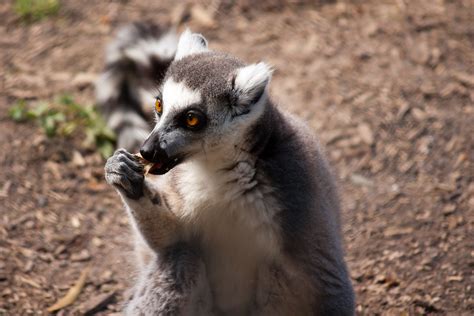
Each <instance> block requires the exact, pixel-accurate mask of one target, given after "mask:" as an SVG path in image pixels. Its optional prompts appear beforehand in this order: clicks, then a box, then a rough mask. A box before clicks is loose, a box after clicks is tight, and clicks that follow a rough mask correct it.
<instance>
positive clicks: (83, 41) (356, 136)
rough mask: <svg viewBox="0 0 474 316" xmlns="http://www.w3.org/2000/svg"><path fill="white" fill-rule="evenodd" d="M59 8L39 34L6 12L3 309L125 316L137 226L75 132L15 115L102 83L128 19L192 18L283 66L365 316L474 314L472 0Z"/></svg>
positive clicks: (217, 39) (1, 141)
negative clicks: (313, 145)
mask: <svg viewBox="0 0 474 316" xmlns="http://www.w3.org/2000/svg"><path fill="white" fill-rule="evenodd" d="M283 2H284V1H276V2H272V1H263V2H259V4H258V5H255V6H254V5H252V2H251V1H245V0H237V1H231V0H228V1H212V2H208V3H207V4H208V5H209V4H210V5H209V6H203V5H195V4H192V5H191V4H188V5H186V4H183V3H180V4H179V5H176V2H175V1H171V0H166V1H144V0H137V1H91V0H87V1H72V0H64V1H61V8H60V10H59V14H58V15H57V16H54V17H50V18H46V19H44V20H41V21H39V22H35V23H31V24H27V23H24V22H22V21H21V20H20V19H19V18H18V17H17V16H16V15H15V14H14V13H13V12H12V5H11V3H10V1H2V3H1V4H0V21H2V22H0V67H1V72H0V130H1V132H0V149H1V150H0V163H1V169H0V315H27V314H47V312H46V308H47V307H48V306H50V305H52V304H53V303H54V302H55V301H56V300H57V299H58V298H60V297H62V296H63V295H64V294H65V293H66V292H67V290H68V289H69V288H70V287H71V286H72V285H73V284H74V282H75V281H76V280H77V279H78V277H79V275H80V274H81V272H82V271H84V270H85V269H88V268H90V272H89V276H88V278H87V281H86V285H85V287H84V289H83V291H82V293H81V294H80V296H79V297H78V299H77V300H76V301H75V302H74V303H73V304H72V305H71V306H70V307H67V308H66V309H63V310H61V311H60V312H59V314H61V315H71V314H83V313H88V314H94V313H98V314H102V315H106V314H107V315H108V314H111V313H119V311H120V309H121V302H122V301H123V300H124V297H126V295H127V292H126V289H127V286H128V284H129V283H130V281H131V280H133V277H134V273H133V269H132V265H131V260H130V257H131V256H130V250H131V245H130V239H129V235H128V222H127V218H126V216H125V213H124V211H123V209H122V206H121V203H120V201H119V199H118V197H117V195H116V194H115V192H114V191H113V190H112V189H111V188H109V187H108V186H107V185H106V184H105V181H104V180H103V171H102V169H103V165H104V161H103V160H102V158H101V157H100V156H99V155H98V154H97V153H95V152H93V151H90V150H85V149H83V148H82V147H81V142H80V140H79V139H73V140H62V139H48V138H47V137H45V136H44V135H43V133H42V132H41V130H40V129H39V128H38V127H37V126H35V125H34V124H32V123H26V124H18V123H14V122H13V121H12V120H11V119H10V118H9V117H8V115H7V110H8V108H9V107H10V106H11V105H12V104H14V102H15V101H16V100H19V99H26V100H28V102H31V103H34V102H36V101H38V100H51V99H53V98H54V97H56V96H58V95H59V94H61V93H64V92H68V93H70V94H72V95H73V96H74V97H75V99H76V100H78V101H79V102H82V103H84V104H91V103H93V102H94V93H93V85H92V82H93V79H94V77H95V76H96V75H97V73H99V72H100V71H101V67H102V66H103V53H104V47H105V45H106V43H107V42H108V40H110V39H111V38H112V36H113V34H114V30H116V28H117V27H118V26H120V25H123V24H126V23H128V22H130V21H136V20H153V21H155V22H157V23H173V22H177V21H181V22H183V21H184V22H185V23H186V24H187V25H189V26H190V27H191V28H192V29H193V30H194V31H198V32H202V33H203V34H205V35H206V37H207V38H208V40H209V42H210V46H211V48H213V49H217V50H224V51H227V52H230V53H232V54H235V55H237V56H239V57H241V58H242V59H244V60H246V61H248V62H256V61H259V60H265V61H267V62H269V63H270V64H272V65H273V66H274V68H275V73H274V79H273V81H272V88H271V92H272V95H273V99H274V100H276V102H277V103H278V104H279V105H280V106H281V107H288V109H289V110H290V111H292V112H295V113H297V114H298V115H300V116H302V117H303V118H305V119H306V120H307V121H308V122H309V124H311V126H312V127H313V128H314V130H315V131H316V132H317V133H318V135H319V137H320V139H321V142H322V143H323V144H324V145H325V148H326V151H327V155H328V157H329V159H330V161H331V163H332V164H333V166H334V168H335V169H336V171H337V173H338V175H339V178H340V185H341V191H342V195H343V205H344V210H343V219H344V229H343V231H344V236H345V240H346V249H347V261H348V264H349V267H350V270H351V275H352V280H353V284H354V287H355V290H356V293H357V312H358V314H360V315H380V314H383V315H419V314H441V315H462V314H464V315H472V314H474V296H473V285H474V277H473V273H472V272H473V270H474V247H473V245H474V238H473V223H474V164H473V160H474V138H473V135H474V106H473V104H474V2H473V1H471V0H466V1H462V0H459V1H454V0H453V1H447V0H446V1H443V0H433V1H421V0H418V1H406V0H394V1H390V0H384V1H376V0H370V1H320V2H318V1H298V0H296V1H287V2H290V4H286V5H283V4H282V3H283Z"/></svg>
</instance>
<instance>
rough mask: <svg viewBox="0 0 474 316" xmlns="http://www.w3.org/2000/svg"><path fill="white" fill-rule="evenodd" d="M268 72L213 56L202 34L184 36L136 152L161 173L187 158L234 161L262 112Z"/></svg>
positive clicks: (154, 169) (153, 170) (265, 98)
mask: <svg viewBox="0 0 474 316" xmlns="http://www.w3.org/2000/svg"><path fill="white" fill-rule="evenodd" d="M271 72H272V71H271V69H270V68H269V67H268V66H267V65H266V64H264V63H257V64H251V65H245V64H244V63H242V62H241V61H240V60H238V59H236V58H234V57H231V56H228V55H226V54H223V53H217V52H212V51H210V50H208V47H207V41H206V39H205V38H204V37H203V36H202V35H200V34H192V33H191V32H189V31H185V32H184V33H183V34H182V35H181V37H180V39H179V43H178V49H177V51H176V56H175V59H174V61H173V62H172V64H171V65H170V67H169V68H168V71H167V74H166V76H165V79H164V80H163V84H162V86H161V88H160V92H159V95H158V96H157V98H156V103H155V112H156V117H157V124H156V126H155V128H154V129H153V131H152V132H151V133H150V135H149V136H148V138H147V140H146V141H145V143H144V144H143V146H142V148H141V150H140V153H141V154H142V156H143V157H144V158H145V159H147V160H149V161H151V162H154V163H155V165H154V167H153V168H152V170H151V171H150V172H151V173H154V174H164V173H166V172H168V171H169V170H170V169H172V168H173V167H175V166H176V165H178V164H179V163H181V162H182V161H184V160H185V159H193V158H194V159H209V160H210V161H214V160H216V159H229V160H231V159H233V157H229V156H230V155H232V154H233V152H235V151H233V150H232V149H233V148H235V147H239V146H241V145H243V144H242V142H244V141H245V136H246V134H247V133H248V132H249V130H250V129H251V128H252V126H254V125H255V122H257V121H258V119H259V118H260V117H261V116H262V115H263V113H264V112H265V107H266V105H267V103H268V102H267V101H266V100H267V85H268V83H269V81H270V78H271ZM247 141H248V140H247ZM229 151H230V152H229Z"/></svg>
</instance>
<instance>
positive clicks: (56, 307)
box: [48, 268, 89, 313]
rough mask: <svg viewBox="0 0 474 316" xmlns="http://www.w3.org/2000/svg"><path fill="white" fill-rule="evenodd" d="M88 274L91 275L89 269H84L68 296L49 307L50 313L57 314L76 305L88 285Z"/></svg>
mask: <svg viewBox="0 0 474 316" xmlns="http://www.w3.org/2000/svg"><path fill="white" fill-rule="evenodd" d="M88 273H89V268H86V269H84V270H83V271H82V273H81V276H80V277H79V279H78V280H77V282H76V284H74V286H73V287H71V288H70V289H69V291H68V292H67V293H66V295H64V296H63V297H62V298H60V299H59V300H58V301H57V302H56V303H54V304H53V306H51V307H49V308H48V312H50V313H52V312H55V311H57V310H60V309H62V308H64V307H66V306H69V305H71V304H72V303H74V301H75V300H76V299H77V297H78V296H79V293H81V291H82V288H83V287H84V285H85V284H86V278H87V275H88Z"/></svg>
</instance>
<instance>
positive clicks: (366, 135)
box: [357, 123, 374, 145]
mask: <svg viewBox="0 0 474 316" xmlns="http://www.w3.org/2000/svg"><path fill="white" fill-rule="evenodd" d="M357 131H358V132H359V136H360V138H362V140H363V141H364V143H366V144H367V145H372V144H373V143H374V134H373V133H372V130H371V128H370V126H369V124H366V123H361V124H359V126H357Z"/></svg>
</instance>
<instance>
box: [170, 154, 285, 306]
mask: <svg viewBox="0 0 474 316" xmlns="http://www.w3.org/2000/svg"><path fill="white" fill-rule="evenodd" d="M234 155H235V156H238V154H234ZM229 156H233V155H232V153H229ZM241 159H244V160H242V161H240V162H239V163H238V164H237V165H236V167H235V168H234V169H232V170H231V171H223V170H221V169H220V167H221V166H220V165H219V164H217V163H215V162H211V163H208V164H206V163H205V162H203V161H190V162H188V163H184V165H183V166H182V172H180V175H181V177H180V179H179V180H178V182H179V191H180V192H182V193H183V198H184V201H183V202H184V203H183V205H184V208H183V209H181V210H179V212H180V213H179V214H176V215H178V216H179V217H181V218H182V220H183V222H185V223H187V227H186V231H187V233H188V234H189V238H192V239H194V238H193V236H196V235H197V236H200V237H201V240H202V246H201V247H202V250H203V253H204V261H205V264H206V269H207V273H208V278H209V282H210V285H211V288H212V290H213V293H214V303H215V304H216V306H217V307H218V308H219V310H221V311H223V312H225V313H230V314H245V313H246V311H245V310H239V307H240V308H241V307H245V306H251V304H252V298H253V297H254V295H255V285H256V281H257V274H258V267H259V266H261V265H262V264H264V262H265V261H266V260H268V259H269V258H275V257H277V256H278V255H279V252H280V246H279V245H280V241H279V239H278V236H279V233H278V232H277V229H278V228H277V226H276V223H275V221H274V216H275V214H276V213H277V212H278V210H279V208H278V206H277V203H276V201H275V200H274V199H273V198H272V197H271V196H270V195H269V194H270V193H271V192H272V189H271V188H270V187H267V186H264V185H262V186H260V187H259V188H255V186H256V185H257V182H256V181H255V179H254V173H255V168H254V162H252V161H246V160H245V157H241ZM251 188H254V191H251V192H250V193H246V194H243V192H244V191H246V190H248V189H251Z"/></svg>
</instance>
